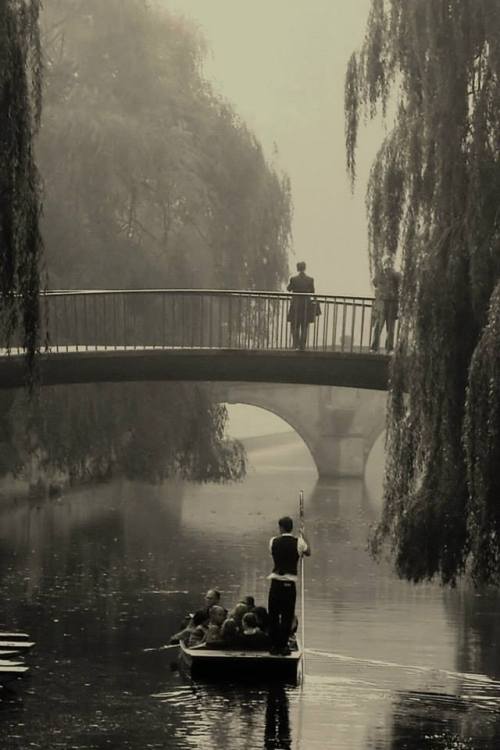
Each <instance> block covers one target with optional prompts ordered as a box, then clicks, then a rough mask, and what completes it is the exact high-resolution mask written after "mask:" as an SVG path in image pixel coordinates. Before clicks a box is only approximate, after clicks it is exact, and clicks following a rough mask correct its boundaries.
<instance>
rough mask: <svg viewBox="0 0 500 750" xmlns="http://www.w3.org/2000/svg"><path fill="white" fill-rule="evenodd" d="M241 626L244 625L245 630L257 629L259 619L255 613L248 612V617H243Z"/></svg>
mask: <svg viewBox="0 0 500 750" xmlns="http://www.w3.org/2000/svg"><path fill="white" fill-rule="evenodd" d="M241 624H242V625H243V629H244V630H250V629H251V628H256V627H257V618H256V617H255V615H254V613H253V612H247V613H246V615H243V620H242V621H241Z"/></svg>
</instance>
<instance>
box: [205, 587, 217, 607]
mask: <svg viewBox="0 0 500 750" xmlns="http://www.w3.org/2000/svg"><path fill="white" fill-rule="evenodd" d="M219 602H220V592H219V591H217V589H208V591H207V593H206V594H205V603H206V605H207V607H213V605H214V604H218V603H219Z"/></svg>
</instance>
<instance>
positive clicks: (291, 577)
mask: <svg viewBox="0 0 500 750" xmlns="http://www.w3.org/2000/svg"><path fill="white" fill-rule="evenodd" d="M281 536H293V534H288V533H286V534H279V535H278V537H275V536H273V537H272V538H271V539H270V540H269V552H270V553H271V554H272V552H273V542H274V540H275V539H277V538H279V537H281ZM295 538H296V539H297V552H298V553H299V557H302V556H303V554H304V552H305V551H306V550H307V544H306V540H305V539H304V537H303V536H302V534H299V535H298V537H295ZM267 578H268V580H269V581H293V582H294V583H295V582H296V581H297V576H296V575H295V574H294V573H283V575H280V574H279V573H274V572H273V573H271V574H270V575H268V576H267Z"/></svg>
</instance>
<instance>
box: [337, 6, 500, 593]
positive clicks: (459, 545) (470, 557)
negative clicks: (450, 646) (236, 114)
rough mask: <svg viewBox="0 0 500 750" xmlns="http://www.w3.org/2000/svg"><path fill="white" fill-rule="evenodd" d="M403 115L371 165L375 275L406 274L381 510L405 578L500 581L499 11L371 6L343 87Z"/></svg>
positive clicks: (353, 128)
mask: <svg viewBox="0 0 500 750" xmlns="http://www.w3.org/2000/svg"><path fill="white" fill-rule="evenodd" d="M389 101H390V102H391V111H392V106H393V104H394V106H395V110H394V111H395V116H394V126H393V128H392V130H391V132H390V133H389V134H388V136H387V138H386V139H385V142H384V143H383V145H382V147H381V149H380V151H379V153H378V155H377V157H376V159H375V162H374V164H373V166H372V170H371V175H370V180H369V185H368V193H367V206H368V219H369V253H370V264H371V266H372V269H373V268H375V269H376V268H378V267H379V266H380V263H381V259H382V257H383V256H384V255H388V256H389V257H391V258H392V259H393V260H394V261H396V262H399V263H400V265H401V270H402V274H403V279H402V290H401V304H400V321H399V322H400V334H399V341H398V344H397V348H396V352H395V356H394V359H393V362H392V370H391V390H390V396H389V410H388V423H387V461H386V472H385V487H384V496H385V497H384V500H385V503H384V511H383V515H382V519H381V521H380V523H379V525H378V527H377V529H376V530H375V533H374V535H373V537H372V546H373V551H374V553H375V554H379V553H380V552H381V550H382V545H383V543H385V542H389V544H390V547H391V549H392V553H393V557H394V561H395V565H396V569H397V571H398V573H399V574H400V575H401V576H402V577H405V578H407V579H409V580H413V581H420V580H423V579H430V578H432V577H434V576H439V577H440V578H441V580H442V581H443V582H445V583H454V582H455V581H456V579H457V577H458V576H460V575H461V574H463V573H464V572H466V571H468V570H469V569H470V571H471V572H472V575H473V577H474V580H475V581H476V583H483V582H498V581H499V580H500V493H499V489H500V486H499V472H500V460H499V459H500V412H499V402H500V378H499V358H500V333H499V325H500V322H499V321H500V291H499V290H498V288H497V290H496V291H494V290H495V287H497V284H498V282H499V279H500V201H499V197H500V3H499V2H498V0H473V2H471V0H419V2H407V1H406V0H385V1H384V0H372V6H371V12H370V16H369V19H368V26H367V33H366V37H365V42H364V44H363V46H362V48H361V50H360V51H359V52H358V53H356V54H354V55H353V57H352V59H351V61H350V63H349V66H348V70H347V76H346V96H345V109H346V147H347V167H348V172H349V175H350V177H351V179H352V180H353V181H354V178H355V150H356V143H357V136H358V123H359V120H360V117H359V112H360V110H364V112H365V113H366V114H367V115H368V116H370V117H371V116H373V115H374V114H375V113H376V112H377V110H380V109H381V110H382V111H383V112H384V113H385V110H386V105H387V104H388V102H389Z"/></svg>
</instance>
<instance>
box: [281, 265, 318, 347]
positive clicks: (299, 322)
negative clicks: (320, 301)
mask: <svg viewBox="0 0 500 750" xmlns="http://www.w3.org/2000/svg"><path fill="white" fill-rule="evenodd" d="M297 271H298V273H297V275H296V276H292V277H291V279H290V282H289V284H288V286H287V290H288V291H289V292H299V293H301V294H302V295H306V294H307V293H311V294H314V279H312V278H311V277H310V276H308V275H307V274H306V264H305V263H304V261H301V262H300V263H297ZM317 310H319V307H318V306H317V304H316V302H314V301H313V300H312V299H311V298H310V297H306V296H300V297H292V302H291V304H290V309H289V310H288V318H287V320H288V322H289V323H290V326H291V329H292V341H293V347H294V349H301V350H304V349H305V348H306V343H307V332H308V328H309V323H313V322H314V319H315V316H316V314H317Z"/></svg>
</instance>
